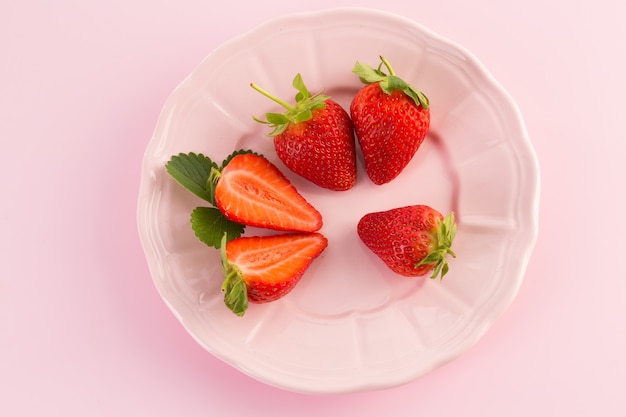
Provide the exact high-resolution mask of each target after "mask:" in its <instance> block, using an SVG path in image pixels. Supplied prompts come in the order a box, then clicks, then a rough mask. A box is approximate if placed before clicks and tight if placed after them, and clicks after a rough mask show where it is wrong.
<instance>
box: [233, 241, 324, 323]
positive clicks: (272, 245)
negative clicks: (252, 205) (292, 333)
mask: <svg viewBox="0 0 626 417" xmlns="http://www.w3.org/2000/svg"><path fill="white" fill-rule="evenodd" d="M327 245H328V240H327V239H326V237H324V235H322V234H320V233H295V234H282V235H274V236H251V237H240V238H237V239H234V240H231V241H228V242H226V237H224V239H223V242H222V245H221V254H222V270H223V272H224V282H223V283H222V291H224V303H225V304H226V306H227V307H228V308H229V309H231V310H232V311H233V312H234V313H235V314H237V315H238V316H243V315H244V313H245V311H246V309H247V308H248V301H250V302H252V303H267V302H271V301H275V300H278V299H280V298H282V297H284V296H285V295H287V293H289V292H290V291H291V290H292V289H293V288H294V287H295V286H296V284H297V283H298V282H299V281H300V279H301V278H302V275H303V274H304V272H305V271H306V270H307V269H308V268H309V266H310V265H311V262H313V260H314V259H315V258H317V257H318V256H319V255H320V254H321V253H322V252H323V251H324V249H326V246H327Z"/></svg>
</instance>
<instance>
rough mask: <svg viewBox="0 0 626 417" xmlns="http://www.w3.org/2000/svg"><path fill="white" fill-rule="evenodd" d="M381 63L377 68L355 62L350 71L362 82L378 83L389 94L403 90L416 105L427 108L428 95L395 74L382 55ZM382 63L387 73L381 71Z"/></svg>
mask: <svg viewBox="0 0 626 417" xmlns="http://www.w3.org/2000/svg"><path fill="white" fill-rule="evenodd" d="M380 60H381V63H380V64H379V65H378V68H373V67H371V66H369V65H366V64H361V63H360V62H357V63H356V64H355V65H354V68H353V69H352V72H353V73H355V74H356V75H358V76H359V79H360V80H361V82H362V83H363V84H374V83H380V84H379V85H380V88H381V89H382V90H383V91H384V92H385V93H386V94H391V93H393V92H394V91H396V90H399V91H403V92H404V93H405V94H406V95H407V96H409V97H410V98H411V99H412V100H413V101H414V102H415V104H416V105H418V106H420V105H421V106H422V107H423V108H424V109H427V108H428V107H429V105H430V103H429V101H428V97H426V95H425V94H424V93H422V92H421V91H419V90H418V89H416V88H414V87H413V86H411V85H409V83H407V82H406V81H404V80H403V79H402V78H400V77H398V76H397V75H395V73H394V72H393V68H391V65H389V62H387V60H386V59H385V58H384V57H382V56H381V57H380ZM383 65H384V66H385V67H386V68H387V71H388V72H389V75H387V74H386V73H385V72H383V70H382V68H383Z"/></svg>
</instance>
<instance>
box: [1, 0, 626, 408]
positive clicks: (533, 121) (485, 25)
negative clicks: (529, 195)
mask: <svg viewBox="0 0 626 417" xmlns="http://www.w3.org/2000/svg"><path fill="white" fill-rule="evenodd" d="M215 4H216V3H211V2H207V1H197V0H195V1H194V0H176V1H156V2H155V1H146V0H137V1H130V2H129V1H120V0H113V1H109V2H96V1H84V2H74V1H70V0H60V1H57V2H46V1H41V0H40V1H36V0H26V1H20V2H9V1H3V2H2V3H1V4H0V56H1V58H0V59H1V61H0V62H1V65H0V151H1V152H2V163H1V164H0V190H1V192H2V204H0V262H1V264H0V266H1V270H0V271H1V272H0V415H2V416H31V415H48V416H56V415H63V416H113V415H125V416H126V415H146V416H148V415H149V416H152V417H156V416H172V415H181V416H243V415H255V416H295V415H297V416H320V415H328V416H335V415H336V416H339V415H341V416H348V417H349V416H357V415H358V416H380V415H399V416H401V415H427V416H481V417H484V416H529V415H558V416H570V417H571V416H588V415H598V416H621V415H625V414H626V397H625V396H624V379H625V378H626V359H625V358H624V354H623V352H625V351H626V332H625V330H626V329H625V327H626V325H625V324H624V319H625V318H626V298H625V295H626V279H625V277H626V267H625V265H626V264H625V263H624V262H623V260H624V252H623V247H624V245H623V243H622V236H623V235H624V234H625V232H626V224H625V220H624V215H623V213H624V212H626V204H625V199H624V187H623V178H624V174H626V169H625V166H626V164H624V161H623V154H624V150H625V148H624V145H623V140H624V130H623V128H622V125H623V114H622V113H623V109H624V106H625V105H624V97H626V82H625V81H624V78H623V74H625V73H626V63H625V61H624V58H623V57H624V52H623V51H624V49H625V48H626V31H625V30H624V29H623V26H622V24H623V22H622V20H623V17H624V16H626V6H625V3H624V2H621V1H617V0H599V1H596V2H592V3H582V2H577V3H573V2H570V1H563V0H561V1H552V2H546V1H538V0H529V1H526V2H518V3H515V5H509V3H507V5H505V3H504V2H495V1H494V2H492V1H487V0H476V1H473V2H464V1H453V0H447V1H445V0H444V1H438V2H425V1H421V0H417V1H410V2H409V1H406V2H400V1H398V0H389V1H386V2H384V4H381V3H380V2H374V1H371V0H368V1H361V2H359V3H355V2H348V1H333V2H331V1H327V0H319V1H316V2H315V3H314V4H311V5H306V3H302V2H301V3H297V2H287V1H275V0H274V1H272V0H269V1H264V2H258V3H249V4H246V3H241V2H225V3H220V5H219V8H218V7H216V6H215ZM510 4H512V3H510ZM351 5H358V6H366V7H372V8H380V7H383V5H384V10H386V11H390V12H394V13H398V14H401V15H404V16H406V17H409V18H411V19H413V20H415V21H416V22H418V23H421V24H423V25H425V26H426V27H428V28H430V29H431V30H433V31H435V32H437V33H439V34H441V35H443V36H445V37H447V38H449V39H451V40H453V41H456V42H459V43H460V44H462V45H463V46H465V47H466V48H467V49H468V50H470V51H471V52H472V53H474V54H475V55H476V56H477V57H478V59H480V60H481V61H482V62H483V63H484V64H485V65H486V67H487V68H488V69H489V70H490V71H491V72H492V74H493V75H494V76H495V78H496V79H497V80H498V81H499V82H500V83H501V84H502V85H503V86H504V88H505V89H507V90H508V91H509V92H510V93H511V95H512V96H513V97H514V99H515V100H516V102H517V104H518V105H519V107H520V110H521V112H522V114H523V116H524V118H525V121H526V124H527V128H528V131H529V135H530V137H531V140H532V142H533V144H534V146H535V149H536V151H537V154H538V157H539V162H540V164H541V176H542V189H541V205H540V233H539V238H538V241H537V245H536V248H535V252H534V254H533V256H532V258H531V261H530V264H529V266H528V270H527V274H526V279H525V281H524V283H523V285H522V287H521V289H520V291H519V294H518V296H517V298H516V299H515V301H514V303H513V304H512V305H511V307H510V308H509V309H508V310H507V311H506V312H505V313H504V314H503V315H502V316H501V317H500V319H499V320H498V321H497V322H496V323H495V325H494V326H493V327H492V328H491V329H490V330H489V331H488V332H487V334H486V335H485V336H484V337H483V338H482V339H481V340H480V341H479V343H478V344H477V345H476V346H474V347H473V348H472V349H470V351H469V352H467V353H466V354H464V355H463V356H461V357H460V358H458V359H457V360H455V361H453V362H451V363H449V364H447V365H446V366H444V367H442V368H440V369H438V370H436V371H434V372H432V373H430V374H428V375H426V376H425V377H423V378H420V379H418V380H416V381H414V382H411V383H409V384H406V385H403V386H401V387H397V388H392V389H388V390H384V391H377V392H368V393H356V394H345V395H335V396H321V397H320V396H308V395H303V394H295V393H291V392H286V391H282V390H279V389H276V388H273V387H270V386H267V385H264V384H262V383H260V382H257V381H256V380H254V379H252V378H250V377H248V376H246V375H244V374H242V373H240V372H239V371H237V370H235V369H233V368H231V367H230V366H228V365H226V364H224V363H222V362H221V361H220V360H218V359H216V358H214V357H213V356H211V355H210V354H208V353H207V352H206V351H204V350H203V349H202V348H201V347H200V346H199V345H198V344H197V343H196V342H195V341H194V340H193V339H192V338H191V337H190V336H189V335H188V333H187V332H186V331H185V330H184V329H183V328H182V326H181V325H180V324H179V323H178V321H177V320H176V318H175V317H174V316H173V315H172V314H171V312H170V311H169V309H168V308H167V307H166V305H165V304H164V303H163V301H162V300H161V299H160V297H159V296H158V294H157V292H156V290H155V287H154V285H153V283H152V280H151V278H150V275H149V273H148V268H147V265H146V261H145V258H144V254H143V251H142V248H141V246H140V244H139V238H138V234H137V226H136V204H137V192H138V185H139V170H140V164H141V160H142V157H143V152H144V149H145V147H146V145H147V143H148V141H149V139H150V136H151V134H152V130H153V128H154V125H155V122H156V120H157V117H158V115H159V112H160V109H161V106H162V105H163V103H164V101H165V99H166V98H167V96H168V95H169V93H170V92H171V91H172V90H173V89H174V88H175V87H176V85H177V84H178V83H179V82H180V81H181V80H182V79H183V78H184V77H185V76H186V75H187V74H188V73H189V72H190V71H192V70H193V68H194V67H195V66H196V65H197V64H198V63H199V62H200V61H201V60H202V59H203V58H204V56H206V55H207V54H208V53H210V52H211V51H212V50H213V49H214V48H216V47H217V46H218V45H220V44H221V43H223V42H224V41H226V40H228V39H230V38H232V37H233V36H236V35H238V34H240V33H241V32H244V31H247V30H249V29H252V28H253V27H255V26H256V25H258V24H260V23H262V22H264V21H266V20H268V19H270V18H273V17H275V16H277V15H279V14H284V13H289V12H296V11H306V10H319V9H325V8H329V7H336V6H351ZM277 59H278V56H277Z"/></svg>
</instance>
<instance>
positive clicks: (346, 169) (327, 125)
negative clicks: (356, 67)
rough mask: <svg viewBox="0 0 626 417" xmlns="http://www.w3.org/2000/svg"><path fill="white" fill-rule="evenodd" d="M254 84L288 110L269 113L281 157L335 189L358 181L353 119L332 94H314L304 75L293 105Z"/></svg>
mask: <svg viewBox="0 0 626 417" xmlns="http://www.w3.org/2000/svg"><path fill="white" fill-rule="evenodd" d="M251 86H252V88H254V89H255V90H257V91H259V92H260V93H262V94H263V95H265V96H266V97H268V98H270V99H271V100H273V101H275V102H276V103H278V104H280V105H281V106H283V107H284V108H285V109H286V111H285V113H282V114H281V113H266V115H265V116H266V118H267V120H266V121H263V120H260V119H257V118H254V119H255V120H256V121H258V122H261V123H265V124H268V125H270V126H271V127H272V128H273V130H272V132H270V133H269V136H273V137H274V148H275V149H276V154H277V155H278V157H279V158H280V160H281V161H282V162H283V163H284V164H285V166H287V168H289V169H290V170H292V171H293V172H295V173H296V174H298V175H300V176H302V177H304V178H306V179H307V180H309V181H311V182H313V183H314V184H317V185H319V186H320V187H323V188H327V189H330V190H334V191H343V190H348V189H350V188H352V186H354V183H355V182H356V149H355V139H354V130H353V127H352V121H351V120H350V116H349V115H348V113H347V112H346V111H345V110H344V109H343V108H342V107H341V106H340V105H339V104H338V103H336V102H335V101H333V100H331V99H330V97H329V96H325V95H322V94H317V95H314V96H312V95H311V93H310V92H309V90H308V89H307V87H306V86H305V84H304V82H303V81H302V76H301V75H300V74H297V75H296V77H295V78H294V80H293V86H294V88H295V89H296V90H298V94H297V95H296V104H295V105H294V106H292V105H290V104H288V103H286V102H284V101H282V100H280V99H278V98H276V97H274V96H272V95H271V94H269V93H268V92H266V91H265V90H263V89H262V88H260V87H258V86H256V85H255V84H251Z"/></svg>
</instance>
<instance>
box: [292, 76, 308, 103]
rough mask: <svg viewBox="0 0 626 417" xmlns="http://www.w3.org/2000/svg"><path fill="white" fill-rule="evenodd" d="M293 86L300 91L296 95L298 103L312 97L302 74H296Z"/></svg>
mask: <svg viewBox="0 0 626 417" xmlns="http://www.w3.org/2000/svg"><path fill="white" fill-rule="evenodd" d="M291 84H292V85H293V87H294V88H295V89H296V90H298V94H296V103H298V102H301V101H303V100H306V99H307V98H309V97H311V93H310V92H309V89H308V88H306V85H305V84H304V80H302V76H301V75H300V74H296V76H295V78H294V79H293V82H292V83H291Z"/></svg>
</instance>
